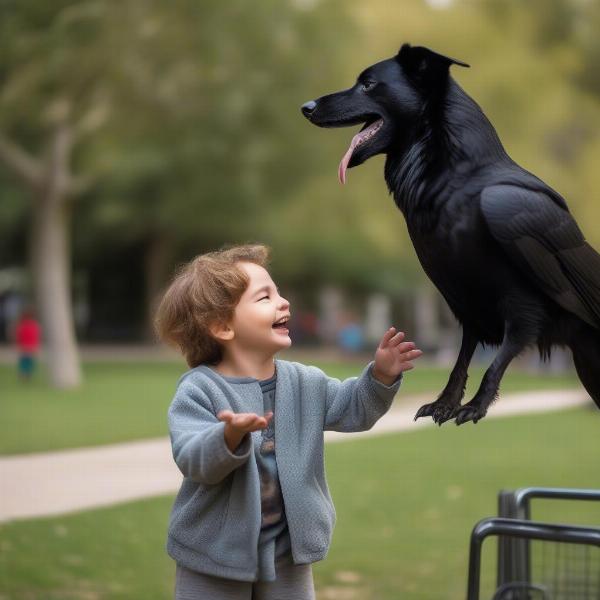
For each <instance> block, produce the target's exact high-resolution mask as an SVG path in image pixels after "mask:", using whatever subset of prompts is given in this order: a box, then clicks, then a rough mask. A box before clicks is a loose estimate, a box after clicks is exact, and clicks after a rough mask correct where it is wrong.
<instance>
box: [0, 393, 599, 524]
mask: <svg viewBox="0 0 600 600" xmlns="http://www.w3.org/2000/svg"><path fill="white" fill-rule="evenodd" d="M430 399H431V395H430V394H427V395H419V396H410V397H404V398H402V401H401V402H399V403H398V406H396V407H394V408H393V409H392V410H391V411H390V412H389V413H388V414H387V415H385V416H384V417H383V418H382V419H380V420H379V421H378V422H377V423H376V424H375V426H374V427H373V429H371V430H370V431H366V432H361V433H354V434H344V433H336V432H326V434H325V440H326V442H327V443H334V442H339V441H342V440H354V439H357V438H359V437H364V436H370V435H378V434H381V433H386V432H391V431H403V430H413V429H416V428H419V427H431V426H432V425H433V424H432V422H431V420H430V419H419V421H417V422H414V421H413V416H414V414H415V412H416V410H417V408H418V407H419V406H420V405H421V404H424V403H425V402H428V401H430ZM589 401H590V400H589V397H588V396H587V394H586V393H585V392H584V391H583V390H567V391H543V392H527V393H519V394H505V395H503V397H502V398H501V400H499V401H498V402H497V403H496V404H495V405H494V406H493V407H492V409H491V410H490V412H489V413H488V415H487V417H486V419H490V418H496V417H501V416H505V415H512V414H517V413H535V412H547V411H553V410H562V409H564V408H569V407H573V406H578V405H582V404H585V403H587V402H589ZM445 427H454V425H453V424H452V423H451V422H450V423H447V424H446V425H445ZM463 427H472V425H471V424H466V425H463ZM180 483H181V474H180V472H179V471H178V469H177V467H176V466H175V463H174V462H173V458H172V455H171V446H170V443H169V439H168V437H165V438H157V439H150V440H141V441H137V442H128V443H123V444H114V445H110V446H95V447H91V448H79V449H74V450H62V451H58V452H44V453H40V454H23V455H16V456H7V457H4V458H2V457H0V486H1V489H0V522H2V521H9V520H14V519H27V518H33V517H41V516H47V515H59V514H64V513H69V512H74V511H79V510H87V509H90V508H95V507H100V506H108V505H111V504H118V503H120V502H127V501H130V500H136V499H140V498H147V497H151V496H159V495H162V494H172V493H174V492H176V491H177V489H178V488H179V485H180Z"/></svg>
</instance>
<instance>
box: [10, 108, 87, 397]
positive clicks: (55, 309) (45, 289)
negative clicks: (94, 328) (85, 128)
mask: <svg viewBox="0 0 600 600" xmlns="http://www.w3.org/2000/svg"><path fill="white" fill-rule="evenodd" d="M57 107H58V108H60V111H57ZM69 107H70V104H69V103H68V102H67V101H63V102H62V104H60V106H59V105H58V104H57V105H56V107H55V111H54V113H55V122H54V126H53V128H52V133H51V134H50V138H49V144H48V148H47V152H46V154H45V160H41V159H36V158H34V157H33V156H31V155H30V154H29V153H28V152H26V151H25V150H24V149H23V148H21V147H19V146H18V145H17V144H15V143H13V142H12V141H11V140H10V139H9V138H7V137H6V136H5V135H4V134H3V133H2V132H0V162H1V163H3V164H5V165H6V166H7V167H8V168H9V169H11V170H12V171H13V173H15V175H16V176H17V177H18V178H19V179H20V180H21V181H22V183H23V184H24V185H25V186H26V187H27V188H29V189H30V190H31V194H32V218H31V232H30V240H29V251H30V258H31V267H32V271H33V284H34V289H35V294H36V304H37V307H38V310H39V312H40V317H41V322H42V337H43V339H44V341H45V346H46V350H47V353H48V367H49V371H50V379H51V381H52V383H53V385H55V386H56V387H60V388H70V387H76V386H78V385H79V384H80V383H81V366H80V363H79V353H78V351H77V342H76V341H75V325H74V322H73V302H72V299H71V253H70V248H71V245H70V222H71V219H70V217H71V209H70V197H72V196H73V195H74V194H75V193H76V192H77V190H78V189H79V187H80V186H79V184H78V182H77V181H76V180H75V179H74V178H73V177H72V174H71V171H70V161H71V150H72V147H73V132H72V128H71V127H70V124H69V122H68V115H69Z"/></svg>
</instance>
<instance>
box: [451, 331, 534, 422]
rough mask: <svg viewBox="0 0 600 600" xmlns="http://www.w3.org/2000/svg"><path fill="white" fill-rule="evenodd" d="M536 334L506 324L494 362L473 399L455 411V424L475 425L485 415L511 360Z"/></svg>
mask: <svg viewBox="0 0 600 600" xmlns="http://www.w3.org/2000/svg"><path fill="white" fill-rule="evenodd" d="M536 337H537V336H536V334H535V333H534V332H533V331H532V330H531V329H530V328H528V327H526V326H524V324H523V323H514V322H509V323H507V324H506V327H505V333H504V339H503V340H502V344H501V345H500V349H499V351H498V354H497V355H496V358H495V359H494V362H493V363H492V364H491V365H490V367H489V369H488V370H487V371H486V372H485V375H484V376H483V379H482V380H481V385H480V386H479V389H478V390H477V393H476V394H475V396H474V397H473V399H472V400H471V401H470V402H468V403H467V404H465V405H464V406H461V407H460V408H459V409H458V410H457V411H456V424H457V425H462V424H463V423H466V422H467V421H473V423H477V421H479V420H480V419H482V418H483V417H484V416H485V414H486V413H487V409H488V408H489V406H490V404H492V402H494V400H495V399H496V397H497V395H498V388H499V387H500V381H501V380H502V376H503V375H504V371H506V368H507V367H508V365H509V364H510V362H511V361H512V359H513V358H515V357H516V356H517V355H518V354H520V353H521V352H522V351H523V350H524V349H525V347H526V346H527V345H529V344H530V343H532V342H534V341H535V340H536Z"/></svg>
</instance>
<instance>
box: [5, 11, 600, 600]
mask: <svg viewBox="0 0 600 600" xmlns="http://www.w3.org/2000/svg"><path fill="white" fill-rule="evenodd" d="M0 11H1V12H0V362H1V364H0V453H2V454H3V455H5V456H12V455H17V454H24V453H33V452H43V451H48V450H60V449H66V448H76V447H81V446H92V445H101V444H109V443H112V442H120V441H126V440H132V439H144V438H153V437H157V436H164V435H166V433H167V430H166V410H167V407H168V404H169V402H170V400H171V397H172V393H173V389H174V386H175V382H176V380H177V377H178V376H179V375H180V374H181V373H182V372H183V371H184V370H185V365H184V363H183V361H182V360H181V359H180V358H178V356H177V355H176V354H175V353H174V352H172V351H169V350H167V349H165V348H162V347H160V346H159V345H158V344H157V343H156V341H155V339H154V336H153V332H152V327H151V320H152V313H153V310H154V307H155V306H156V301H157V298H158V297H159V296H160V292H161V290H162V289H163V288H164V285H165V284H166V282H167V281H168V279H169V277H170V276H171V275H172V273H173V270H174V269H175V268H176V267H177V265H179V264H181V263H182V262H184V261H186V260H189V259H190V258H191V257H193V256H195V255H196V254H198V253H201V252H204V251H207V250H212V249H215V248H217V247H220V246H221V245H223V244H233V243H245V242H255V241H258V242H263V243H266V244H268V245H269V246H271V247H272V249H273V261H272V269H271V270H272V275H273V278H274V280H275V281H276V282H277V284H278V286H279V287H280V289H281V291H282V293H283V294H284V296H286V297H288V298H289V299H290V300H291V302H292V313H293V317H294V318H293V320H292V338H293V340H294V348H293V350H292V351H290V352H289V353H287V354H286V355H285V356H284V358H292V359H295V358H298V359H300V360H303V361H305V362H311V363H314V364H318V365H319V366H321V367H323V368H324V369H325V370H326V371H327V372H328V373H329V374H330V375H334V376H338V377H347V376H350V375H356V374H358V373H359V372H360V369H361V367H362V365H364V363H365V361H366V360H368V357H369V355H370V352H371V350H372V349H373V347H374V344H375V341H376V340H377V339H378V332H379V330H380V328H382V327H385V326H387V325H388V322H392V323H394V324H396V325H397V326H399V327H401V328H402V329H404V330H405V331H406V332H407V334H408V336H409V337H410V338H411V339H414V340H415V341H416V342H417V344H418V345H419V347H421V348H422V349H423V350H425V356H424V358H423V359H422V361H420V363H419V368H418V369H416V370H415V371H413V372H412V373H409V374H408V375H407V377H406V382H405V386H404V388H403V392H402V394H400V395H399V396H398V398H397V400H396V404H398V403H401V402H402V399H403V394H406V395H408V396H410V395H411V394H429V395H430V396H431V398H432V399H433V398H435V395H436V394H437V393H438V392H439V391H440V390H441V388H442V387H443V385H444V382H445V377H446V376H447V373H448V372H449V367H450V366H451V364H452V360H453V358H454V356H455V354H456V352H457V349H458V337H457V336H458V334H459V331H458V329H457V327H456V324H455V323H454V321H453V319H452V317H451V315H450V314H449V313H448V311H447V309H446V308H445V305H444V303H443V301H442V300H441V299H440V297H439V295H438V294H437V292H436V290H435V289H434V288H433V287H432V286H431V284H430V283H429V282H428V280H427V279H426V277H425V276H424V274H423V273H422V270H421V268H420V266H419V265H418V263H417V261H416V258H415V255H414V251H413V249H412V246H411V244H410V240H409V238H408V235H407V232H406V227H405V224H404V221H403V219H402V216H401V214H400V212H399V211H398V210H397V209H396V207H395V206H394V203H393V200H392V199H391V197H390V196H389V195H388V192H387V190H386V187H385V183H384V180H383V177H382V171H383V157H381V156H379V157H375V158H373V159H371V160H369V161H368V162H367V163H366V164H364V165H363V166H361V167H360V168H357V169H353V170H351V171H350V172H349V176H348V183H347V185H346V186H344V187H342V186H340V185H339V184H338V182H337V179H336V174H337V164H338V162H339V160H340V158H341V156H342V154H343V153H344V151H345V149H346V147H347V145H348V143H349V140H350V138H351V136H352V134H353V133H354V130H353V129H351V128H347V129H339V130H323V129H317V128H315V127H313V126H311V125H310V124H309V123H308V122H307V121H306V120H305V119H304V118H303V117H302V116H301V114H300V105H301V104H302V103H304V102H305V101H307V100H310V99H313V98H316V97H318V96H321V95H323V94H325V93H328V92H331V91H335V90H339V89H342V88H347V87H349V86H351V85H352V84H353V82H354V80H355V78H356V75H357V74H358V73H359V72H360V71H361V70H362V69H363V68H364V67H366V66H368V65H370V64H372V63H373V62H376V61H378V60H381V59H383V58H387V57H390V56H392V55H393V54H395V53H396V52H397V51H398V49H399V47H400V45H401V44H402V43H404V42H410V43H411V44H413V45H425V46H428V47H430V48H432V49H434V50H436V51H438V52H441V53H443V54H448V55H450V56H452V57H455V58H457V59H459V60H463V61H465V62H467V63H469V64H470V65H471V68H470V69H463V68H460V67H453V68H452V74H453V76H454V77H455V78H456V79H457V81H458V82H459V84H460V85H461V86H462V87H463V88H464V89H465V90H466V91H467V92H468V93H469V94H470V95H471V96H473V97H474V99H475V100H476V101H477V102H478V103H479V104H480V106H481V107H482V108H483V110H484V112H485V113H486V114H487V115H488V117H489V118H490V120H491V121H492V123H493V124H494V126H495V127H496V129H497V131H498V133H499V135H500V138H501V140H502V141H503V143H504V145H505V147H506V149H507V151H508V152H509V154H510V155H511V157H512V158H513V159H514V160H515V161H517V162H518V163H520V164H521V165H522V166H524V167H525V168H526V169H528V170H530V171H532V172H533V173H535V174H536V175H537V176H539V177H540V178H541V179H543V180H544V181H546V182H547V183H548V184H549V185H551V186H552V187H553V188H554V189H556V190H557V191H558V192H559V193H561V194H562V195H563V196H564V197H565V198H566V199H567V201H568V203H569V206H570V208H571V211H572V212H573V214H574V216H575V217H576V219H577V220H578V222H579V223H580V225H581V227H582V229H583V231H584V233H585V235H586V237H587V238H588V240H589V241H590V242H591V243H592V244H593V245H595V247H596V248H600V229H599V228H598V227H597V226H596V223H597V222H598V220H599V217H600V198H599V193H598V188H599V186H600V170H599V169H598V168H597V160H598V159H597V157H598V156H599V155H600V42H599V41H598V40H599V39H600V38H598V36H597V31H598V29H599V27H600V5H598V3H596V2H594V1H592V0H531V1H529V2H527V3H523V2H519V1H518V0H462V1H461V0H454V1H451V0H444V1H443V0H435V1H434V0H429V1H425V0H406V1H403V2H386V1H383V0H371V1H369V2H365V1H363V2H357V1H355V0H345V1H341V0H293V1H292V0H286V1H275V0H270V1H269V0H257V1H256V2H253V3H247V2H241V1H238V0H232V1H229V2H215V1H214V0H206V1H203V2H190V1H184V0H179V1H174V2H171V3H156V2H151V1H149V0H124V1H121V2H115V1H110V0H97V1H76V2H66V1H57V2H52V3H48V2H42V1H40V0H22V1H20V2H16V1H6V2H2V3H1V4H0ZM29 304H31V305H33V306H34V307H35V309H36V312H37V315H38V317H39V318H40V320H41V323H42V330H43V336H44V348H43V352H42V356H41V358H42V360H41V363H42V364H41V365H40V366H41V368H40V369H39V371H38V372H37V373H36V375H35V378H34V380H33V381H32V382H31V383H30V384H29V385H27V386H25V385H22V384H21V382H19V381H18V380H17V377H16V370H15V367H14V364H15V361H16V353H15V350H14V348H13V346H12V342H11V336H12V332H13V330H14V323H15V320H16V317H17V315H18V314H19V311H20V310H21V308H22V307H24V306H25V305H29ZM489 358H490V353H489V351H484V350H483V349H481V350H480V352H478V355H477V357H476V361H475V366H474V368H473V369H472V372H471V378H470V382H471V384H472V385H470V387H469V389H470V390H471V392H472V391H473V385H476V384H477V382H478V381H479V379H480V376H481V374H482V373H483V368H484V365H485V364H486V361H489ZM578 386H579V383H578V381H577V379H576V377H575V376H574V374H573V371H572V367H571V362H570V357H569V356H568V355H565V354H563V353H561V352H557V353H555V357H554V359H553V361H552V362H551V363H550V364H546V365H541V364H539V362H538V360H537V358H536V357H535V356H533V355H525V356H523V357H522V358H521V359H520V360H519V361H517V362H516V363H515V364H514V365H512V366H511V367H510V368H509V375H508V376H507V377H506V378H505V382H504V385H503V388H502V391H503V392H510V391H524V390H530V389H532V390H539V389H567V388H577V387H578ZM492 411H493V409H492ZM597 419H598V416H597V414H595V413H594V412H592V411H591V410H589V409H588V408H579V409H572V410H569V411H564V412H560V413H553V414H547V415H543V416H541V415H537V416H535V417H534V416H519V417H511V418H502V419H497V420H491V419H486V420H484V421H483V422H482V423H480V424H478V425H477V426H476V427H472V426H470V425H469V426H465V427H461V428H455V427H453V426H452V425H451V424H450V425H446V426H445V427H444V428H442V429H437V428H436V429H433V428H428V429H423V430H418V431H409V432H403V433H397V434H389V435H385V436H379V437H376V438H369V439H365V440H355V441H354V440H351V439H350V440H349V441H347V442H344V443H343V444H339V445H335V446H328V449H327V468H328V473H329V480H330V485H331V488H332V493H333V497H334V501H335V503H336V506H337V509H338V526H337V528H336V532H335V536H334V544H333V546H332V549H331V552H330V556H329V558H328V559H327V560H326V561H324V562H323V563H320V564H318V565H316V566H315V578H316V584H317V592H318V595H319V598H320V599H323V600H325V599H327V598H339V599H341V600H343V599H344V598H348V599H353V598H366V599H373V600H378V599H380V598H383V599H387V598H390V599H391V598H398V597H402V598H405V599H409V600H412V599H421V598H423V599H425V598H427V599H433V598H440V599H442V598H458V597H460V596H461V595H463V591H464V586H465V581H466V556H467V554H466V553H467V540H468V533H469V531H470V528H471V527H472V525H473V524H474V523H475V522H476V521H477V520H478V519H479V518H481V517H484V516H489V515H492V514H494V513H495V510H496V507H495V494H496V492H497V491H498V490H499V489H501V488H515V487H520V486H527V485H552V486H557V485H565V486H571V487H599V485H600V476H599V475H598V470H597V460H596V457H597V456H598V450H599V449H600V442H598V436H597V424H598V421H597ZM5 485H6V484H5V483H3V482H0V486H2V487H3V488H4V489H0V495H1V494H9V493H10V490H9V489H7V488H6V487H4V486H5ZM172 499H173V496H172V495H169V496H166V497H160V498H153V499H148V500H143V501H139V502H135V503H128V504H121V505H117V506H115V507H111V508H100V509H97V510H92V511H84V512H80V513H77V514H73V515H65V516H61V517H53V518H40V519H32V520H19V521H14V522H5V523H0V598H1V599H2V600H5V599H7V598H10V599H13V598H15V599H25V600H28V599H38V598H39V599H42V598H43V599H45V600H46V599H88V598H102V599H104V598H132V599H137V598H140V599H141V598H144V599H146V598H157V599H158V598H161V599H162V598H169V597H170V595H171V590H172V586H173V572H174V571H173V565H172V562H171V561H170V559H168V557H166V554H165V552H164V538H165V534H166V522H167V517H168V511H169V508H170V504H171V502H172ZM554 510H555V514H551V513H552V511H551V509H550V508H548V515H549V517H552V518H560V519H564V520H569V521H571V522H583V523H585V522H588V523H589V521H590V520H592V521H593V522H596V523H597V522H598V521H599V518H600V515H598V514H597V512H596V513H595V514H594V513H593V512H592V511H591V509H590V510H588V511H587V512H586V511H581V510H578V511H577V513H574V511H573V510H572V509H570V508H569V507H567V506H561V507H560V510H558V509H554Z"/></svg>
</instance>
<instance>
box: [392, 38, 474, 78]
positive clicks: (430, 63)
mask: <svg viewBox="0 0 600 600" xmlns="http://www.w3.org/2000/svg"><path fill="white" fill-rule="evenodd" d="M396 60H397V61H398V62H399V63H400V65H401V66H402V67H403V68H404V69H405V70H406V72H407V73H408V74H409V75H410V76H412V77H415V78H416V79H418V80H421V81H422V82H423V83H426V82H434V81H436V80H439V78H440V77H443V76H445V75H447V74H448V70H449V69H450V66H451V65H460V66H461V67H469V66H470V65H468V64H467V63H465V62H463V61H462V60H457V59H455V58H450V57H449V56H444V55H443V54H439V53H438V52H434V51H433V50H430V49H429V48H425V46H411V45H410V44H403V45H402V47H401V48H400V51H399V52H398V54H397V55H396Z"/></svg>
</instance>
